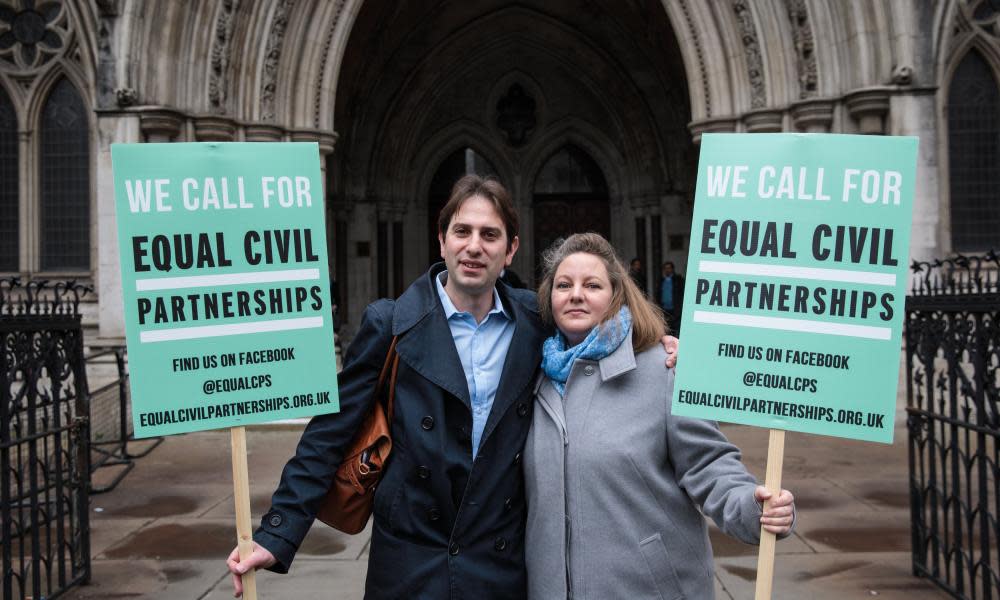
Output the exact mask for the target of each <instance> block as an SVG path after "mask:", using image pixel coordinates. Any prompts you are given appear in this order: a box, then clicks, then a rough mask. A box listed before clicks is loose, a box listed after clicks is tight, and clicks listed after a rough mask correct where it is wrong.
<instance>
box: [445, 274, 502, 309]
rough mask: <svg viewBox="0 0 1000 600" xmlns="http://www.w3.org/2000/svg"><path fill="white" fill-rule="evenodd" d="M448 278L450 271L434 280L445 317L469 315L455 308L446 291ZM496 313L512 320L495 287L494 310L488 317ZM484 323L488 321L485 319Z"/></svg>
mask: <svg viewBox="0 0 1000 600" xmlns="http://www.w3.org/2000/svg"><path fill="white" fill-rule="evenodd" d="M447 277H448V271H447V270H445V271H441V272H440V273H438V276H437V277H435V278H434V283H435V284H436V285H437V291H438V296H440V297H441V306H442V307H444V317H445V318H446V319H450V318H451V317H452V315H456V314H463V315H467V314H469V313H466V312H461V311H459V310H458V309H457V308H455V303H454V302H452V301H451V298H449V297H448V292H446V291H445V289H444V280H445V278H447ZM494 313H500V314H502V315H503V316H504V317H506V318H507V319H510V313H508V312H507V308H506V307H504V305H503V302H502V301H501V300H500V294H499V293H498V292H497V288H496V287H495V286H494V287H493V309H492V310H490V312H488V313H486V317H487V318H489V316H490V315H492V314H494ZM483 320H484V321H485V320H486V319H483Z"/></svg>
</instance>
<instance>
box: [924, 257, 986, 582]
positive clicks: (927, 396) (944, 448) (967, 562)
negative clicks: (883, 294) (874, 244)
mask: <svg viewBox="0 0 1000 600" xmlns="http://www.w3.org/2000/svg"><path fill="white" fill-rule="evenodd" d="M912 270H913V284H912V292H911V295H909V296H908V297H907V299H906V329H905V341H906V367H907V372H908V377H907V386H906V393H907V413H908V419H907V425H908V428H909V465H910V506H911V517H912V551H913V572H914V574H915V575H918V576H923V577H927V578H930V579H931V580H932V581H934V583H936V584H937V585H938V586H940V587H941V588H942V589H944V590H945V591H946V592H948V593H949V594H951V595H952V596H953V597H955V598H962V599H970V600H971V599H977V600H978V599H991V598H996V597H997V596H998V595H1000V562H998V558H1000V557H998V552H997V550H998V548H997V541H998V538H1000V529H998V524H997V516H998V515H1000V487H998V485H1000V478H998V474H1000V472H998V465H1000V446H998V444H997V438H998V435H1000V287H998V277H1000V275H998V273H1000V257H998V256H997V255H996V254H995V253H994V252H989V253H987V254H985V255H981V256H961V255H960V256H956V257H954V258H951V259H947V260H936V261H934V262H914V263H913V265H912Z"/></svg>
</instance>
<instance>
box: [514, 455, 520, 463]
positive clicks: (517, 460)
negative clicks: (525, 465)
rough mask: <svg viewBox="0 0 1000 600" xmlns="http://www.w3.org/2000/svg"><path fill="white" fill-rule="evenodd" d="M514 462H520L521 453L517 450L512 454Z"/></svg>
mask: <svg viewBox="0 0 1000 600" xmlns="http://www.w3.org/2000/svg"><path fill="white" fill-rule="evenodd" d="M514 464H515V465H519V464H521V453H520V452H518V453H517V454H515V455H514Z"/></svg>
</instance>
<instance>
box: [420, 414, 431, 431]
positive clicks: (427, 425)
mask: <svg viewBox="0 0 1000 600" xmlns="http://www.w3.org/2000/svg"><path fill="white" fill-rule="evenodd" d="M420 426H421V427H423V428H424V430H425V431H430V430H431V429H434V417H431V416H427V417H424V418H423V419H420Z"/></svg>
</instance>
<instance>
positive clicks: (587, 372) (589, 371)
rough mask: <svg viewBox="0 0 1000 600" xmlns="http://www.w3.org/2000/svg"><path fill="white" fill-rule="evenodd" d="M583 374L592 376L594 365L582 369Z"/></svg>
mask: <svg viewBox="0 0 1000 600" xmlns="http://www.w3.org/2000/svg"><path fill="white" fill-rule="evenodd" d="M583 374H584V375H593V374H594V365H587V366H586V367H584V368H583Z"/></svg>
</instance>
